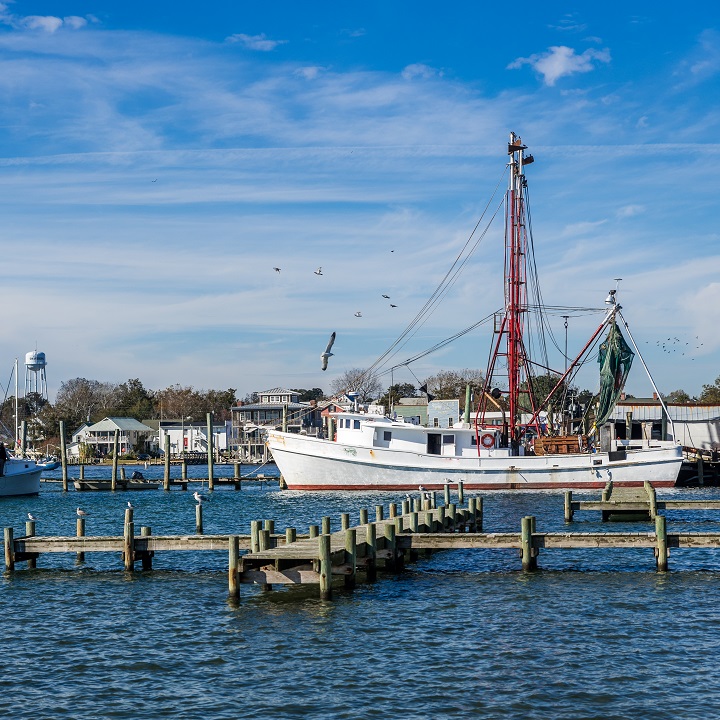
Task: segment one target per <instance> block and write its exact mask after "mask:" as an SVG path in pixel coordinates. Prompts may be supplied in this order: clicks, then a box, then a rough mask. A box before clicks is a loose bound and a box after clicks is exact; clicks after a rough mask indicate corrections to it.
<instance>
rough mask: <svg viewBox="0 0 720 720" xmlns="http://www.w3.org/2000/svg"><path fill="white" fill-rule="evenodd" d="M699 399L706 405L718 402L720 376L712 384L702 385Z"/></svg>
mask: <svg viewBox="0 0 720 720" xmlns="http://www.w3.org/2000/svg"><path fill="white" fill-rule="evenodd" d="M699 399H700V402H703V403H707V404H708V405H716V404H720V377H718V378H716V379H715V382H714V383H713V384H712V385H703V388H702V392H701V393H700V398H699Z"/></svg>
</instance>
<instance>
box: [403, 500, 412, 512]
mask: <svg viewBox="0 0 720 720" xmlns="http://www.w3.org/2000/svg"><path fill="white" fill-rule="evenodd" d="M409 512H410V501H409V500H403V501H402V514H403V515H407V514H408V513H409Z"/></svg>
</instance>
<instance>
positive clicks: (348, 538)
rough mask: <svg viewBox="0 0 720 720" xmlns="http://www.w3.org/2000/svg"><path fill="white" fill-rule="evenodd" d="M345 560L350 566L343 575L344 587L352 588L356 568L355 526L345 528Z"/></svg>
mask: <svg viewBox="0 0 720 720" xmlns="http://www.w3.org/2000/svg"><path fill="white" fill-rule="evenodd" d="M345 562H346V563H347V564H348V565H349V566H350V570H351V572H350V574H349V575H346V576H345V587H346V588H347V589H348V590H352V589H353V588H354V587H355V579H356V578H355V574H356V568H357V534H356V532H355V528H347V529H346V530H345Z"/></svg>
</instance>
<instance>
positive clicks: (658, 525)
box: [655, 515, 668, 572]
mask: <svg viewBox="0 0 720 720" xmlns="http://www.w3.org/2000/svg"><path fill="white" fill-rule="evenodd" d="M655 536H656V538H657V547H656V548H655V558H656V566H657V570H658V572H667V569H668V540H667V525H666V521H665V516H664V515H656V516H655Z"/></svg>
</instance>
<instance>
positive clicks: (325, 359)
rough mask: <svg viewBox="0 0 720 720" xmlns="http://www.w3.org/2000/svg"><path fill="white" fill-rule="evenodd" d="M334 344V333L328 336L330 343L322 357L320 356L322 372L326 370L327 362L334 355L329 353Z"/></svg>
mask: <svg viewBox="0 0 720 720" xmlns="http://www.w3.org/2000/svg"><path fill="white" fill-rule="evenodd" d="M334 342H335V333H333V334H332V335H331V336H330V341H329V342H328V344H327V347H326V348H325V352H324V353H323V354H322V355H320V359H321V360H322V369H323V370H327V366H328V360H329V359H330V358H331V357H332V356H333V355H334V353H331V352H330V350H331V348H332V346H333V343H334Z"/></svg>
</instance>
